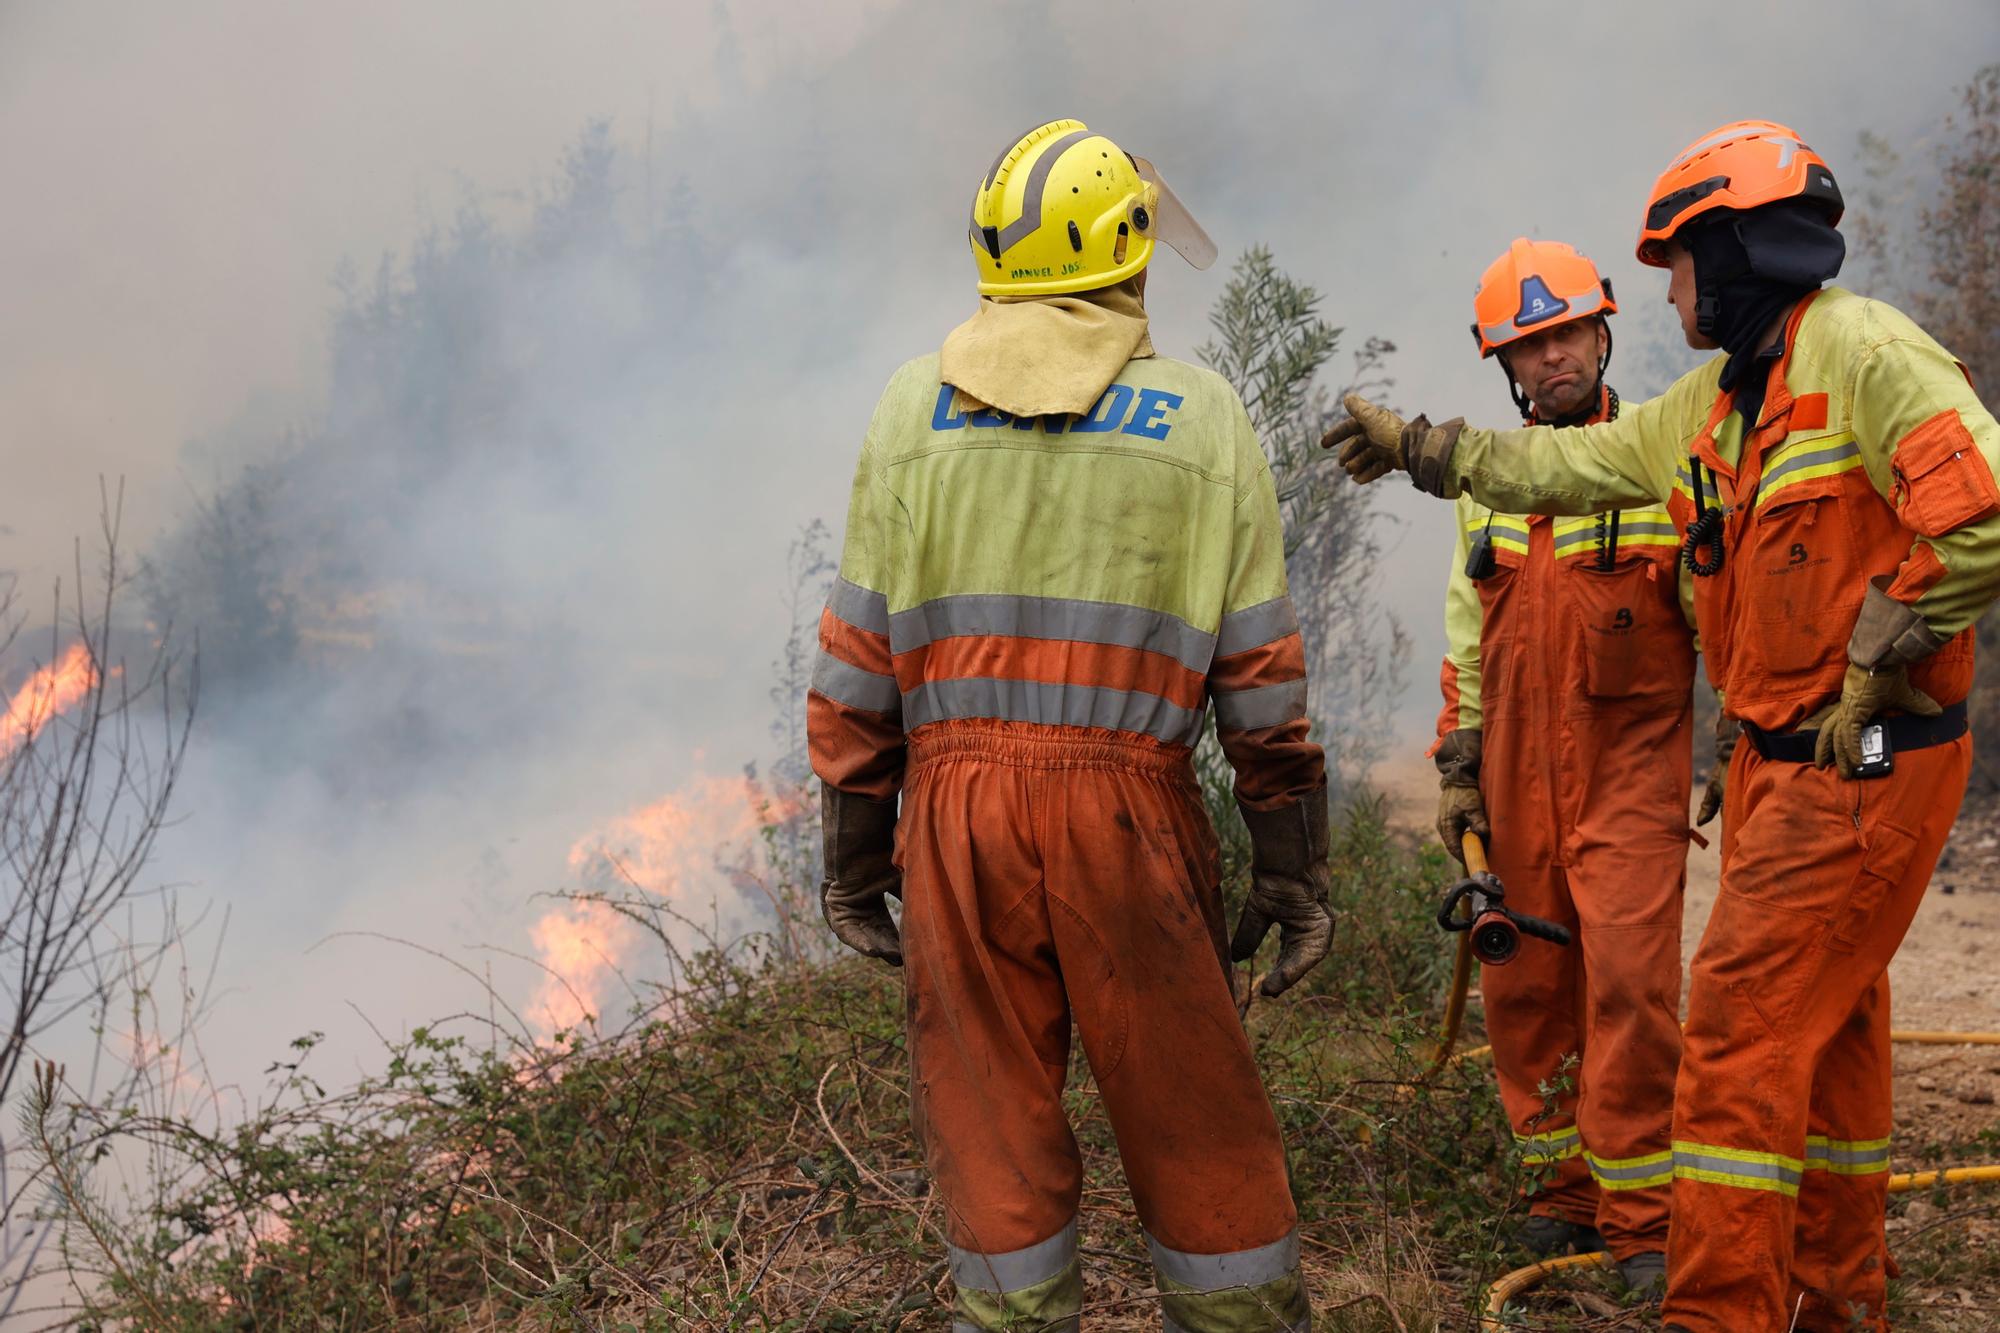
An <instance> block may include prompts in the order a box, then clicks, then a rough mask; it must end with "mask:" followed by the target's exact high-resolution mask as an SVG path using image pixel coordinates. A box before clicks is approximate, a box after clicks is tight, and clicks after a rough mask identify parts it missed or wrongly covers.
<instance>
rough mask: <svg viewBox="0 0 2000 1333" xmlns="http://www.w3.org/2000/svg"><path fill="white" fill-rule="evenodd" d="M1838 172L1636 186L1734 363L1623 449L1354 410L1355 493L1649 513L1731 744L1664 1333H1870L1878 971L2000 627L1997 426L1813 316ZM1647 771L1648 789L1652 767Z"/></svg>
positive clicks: (1615, 426)
mask: <svg viewBox="0 0 2000 1333" xmlns="http://www.w3.org/2000/svg"><path fill="white" fill-rule="evenodd" d="M1840 215H1841V196H1840V191H1839V188H1838V186H1837V185H1836V184H1835V182H1834V177H1833V172H1832V170H1831V169H1830V168H1829V167H1828V166H1827V164H1826V162H1825V160H1824V159H1823V158H1821V157H1820V155H1819V154H1818V153H1815V152H1814V151H1813V150H1812V149H1811V148H1810V147H1808V146H1807V145H1806V143H1805V142H1804V141H1803V140H1802V139H1801V138H1800V136H1799V135H1798V134H1797V133H1795V132H1794V131H1792V130H1791V129H1788V128H1787V127H1785V126H1783V125H1779V124H1775V123H1773V122H1770V121H1739V122H1737V123H1735V124H1731V125H1725V126H1722V127H1721V128H1719V129H1717V130H1716V131H1714V132H1713V133H1711V134H1708V135H1705V136H1703V137H1702V138H1701V139H1699V140H1697V141H1696V142H1695V143H1693V144H1692V145H1690V146H1689V147H1688V148H1687V149H1686V150H1685V151H1684V152H1682V153H1681V154H1680V155H1679V156H1678V157H1676V158H1675V159H1674V161H1673V162H1672V163H1671V164H1670V165H1669V166H1668V167H1667V170H1666V171H1665V172H1664V173H1663V174H1662V175H1661V177H1660V179H1659V182H1658V183H1657V184H1656V185H1655V186H1654V188H1653V192H1652V195H1651V197H1650V202H1649V206H1648V208H1647V211H1646V218H1645V224H1644V226H1643V228H1642V230H1641V232H1640V238H1639V258H1640V259H1641V260H1643V261H1644V262H1646V263H1649V264H1653V265H1655V266H1658V267H1662V268H1667V269H1669V270H1671V277H1670V280H1669V286H1668V299H1669V300H1670V301H1671V302H1672V303H1673V305H1674V307H1675V308H1676V310H1677V311H1678V313H1679V315H1680V319H1681V325H1682V329H1683V332H1684V333H1685V334H1686V337H1687V340H1688V342H1689V344H1690V345H1691V346H1694V347H1699V348H1711V349H1715V350H1718V351H1719V352H1720V353H1721V355H1719V356H1716V357H1714V358H1712V359H1711V360H1710V361H1708V362H1707V363H1706V364H1705V365H1703V366H1701V367H1699V368H1698V369H1696V370H1693V371H1691V372H1689V373H1688V374H1687V375H1685V376H1683V377H1682V378H1681V379H1679V380H1678V381H1676V382H1675V383H1674V384H1673V385H1672V387H1670V388H1669V389H1668V390H1667V391H1666V392H1665V393H1664V394H1662V395H1661V396H1660V397H1658V398H1656V399H1653V400H1652V401H1651V402H1647V403H1642V404H1639V405H1637V406H1636V407H1633V406H1628V407H1627V408H1625V410H1624V411H1622V412H1621V413H1620V414H1619V416H1618V417H1617V419H1616V420H1613V421H1607V422H1601V423H1598V424H1595V425H1590V426H1585V427H1581V428H1578V429H1571V430H1560V429H1552V428H1550V427H1547V426H1534V427H1529V428H1527V429H1525V430H1517V431H1489V430H1477V429H1473V428H1470V427H1467V426H1465V425H1464V423H1463V422H1462V421H1451V422H1446V423H1444V424H1442V425H1435V426H1434V425H1432V424H1431V422H1430V421H1429V420H1428V419H1427V418H1424V417H1417V418H1415V419H1413V420H1411V421H1408V422H1405V421H1403V420H1402V419H1401V418H1400V417H1397V416H1396V415H1395V414H1394V413H1390V412H1387V411H1384V410H1383V409H1381V408H1379V407H1377V406H1375V405H1374V404H1372V403H1370V402H1368V401H1367V400H1365V399H1363V398H1360V397H1359V396H1353V397H1350V399H1349V401H1348V410H1349V412H1350V413H1351V414H1352V419H1351V420H1349V421H1346V422H1342V423H1341V424H1340V425H1338V426H1336V427H1335V428H1334V430H1333V431H1331V432H1329V433H1328V439H1327V443H1328V444H1329V445H1332V444H1344V447H1343V449H1342V462H1343V464H1344V465H1345V466H1346V467H1347V469H1348V472H1349V474H1350V475H1351V476H1353V477H1354V478H1355V479H1356V480H1357V481H1363V482H1366V481H1372V480H1374V479H1375V478H1377V477H1379V476H1382V475H1385V474H1386V473H1387V472H1389V471H1391V470H1394V469H1397V468H1401V469H1404V470H1406V471H1408V472H1409V474H1410V476H1411V478H1412V479H1413V480H1414V481H1415V482H1416V484H1417V486H1418V487H1419V488H1420V489H1422V490H1425V491H1428V492H1429V493H1431V494H1434V495H1439V496H1445V497H1454V496H1457V495H1459V494H1461V493H1465V492H1469V493H1470V494H1472V495H1473V496H1475V497H1477V498H1478V499H1479V500H1480V501H1481V502H1482V503H1486V504H1490V505H1494V506H1496V507H1499V508H1501V509H1512V510H1519V511H1523V512H1526V511H1540V512H1545V513H1552V514H1581V513H1589V512H1592V511H1595V510H1604V509H1609V508H1613V507H1615V506H1619V505H1629V504H1634V503H1662V502H1663V503H1665V504H1666V505H1667V506H1668V509H1669V511H1670V512H1671V513H1672V514H1673V515H1674V521H1675V526H1676V527H1677V528H1679V529H1680V530H1681V531H1682V532H1683V534H1684V540H1685V546H1684V550H1683V558H1684V560H1685V561H1686V563H1687V565H1688V567H1689V568H1690V569H1691V570H1692V572H1693V573H1694V574H1695V576H1696V578H1695V612H1696V618H1697V621H1698V622H1699V624H1700V626H1701V631H1702V646H1703V652H1704V655H1705V656H1706V659H1707V663H1708V670H1709V673H1710V676H1711V678H1712V679H1713V680H1715V681H1716V682H1717V684H1718V686H1719V687H1720V688H1721V690H1722V692H1723V694H1724V697H1725V701H1726V702H1725V710H1724V711H1725V715H1726V716H1727V717H1728V718H1730V719H1732V720H1734V721H1735V722H1736V723H1737V724H1738V725H1739V727H1740V729H1741V731H1742V734H1743V738H1744V743H1742V744H1739V745H1738V746H1737V747H1736V751H1735V757H1734V760H1733V762H1732V763H1731V765H1730V771H1729V777H1728V781H1727V789H1726V793H1725V820H1724V826H1723V846H1722V884H1721V889H1720V892H1719V893H1718V895H1717V898H1716V904H1715V909H1714V912H1713V913H1712V915H1711V916H1710V918H1709V923H1708V929H1707V931H1706V932H1705V933H1704V935H1703V936H1702V941H1701V945H1700V947H1699V948H1698V949H1697V950H1696V953H1695V958H1694V965H1693V970H1692V974H1691V977H1690V981H1689V990H1688V1021H1687V1028H1686V1031H1685V1034H1684V1036H1683V1040H1682V1048H1681V1072H1680V1078H1679V1081H1678V1082H1677V1084H1676V1085H1675V1098H1674V1129H1673V1150H1672V1151H1673V1220H1672V1226H1671V1232H1670V1236H1669V1240H1668V1273H1667V1292H1666V1300H1665V1308H1664V1313H1665V1316H1666V1318H1667V1321H1668V1325H1669V1327H1670V1328H1678V1329H1682V1330H1685V1331H1686V1333H1737V1331H1738V1330H1745V1329H1782V1328H1799V1329H1811V1330H1820V1329H1850V1328H1877V1329H1879V1328H1884V1327H1886V1321H1885V1319H1884V1313H1883V1310H1884V1305H1885V1303H1886V1278H1887V1273H1888V1266H1889V1257H1888V1251H1887V1246H1886V1243H1885V1238H1884V1234H1883V1220H1884V1204H1885V1200H1886V1188H1887V1183H1888V1170H1889V1154H1890V1131H1891V1124H1892V1119H1893V1115H1892V1107H1891V1101H1890V1072H1891V1067H1890V1052H1889V981H1888V966H1889V961H1890V959H1891V958H1893V957H1894V956H1895V953H1896V950H1897V947H1898V946H1899V945H1900V944H1901V943H1902V939H1903V935H1904V933H1905V932H1906V931H1907V930H1908V928H1909V924H1910V921H1911V919H1912V917H1914V915H1915V914H1916V910H1917V905H1918V903H1919V902H1920V901H1921V900H1922V897H1923V893H1924V889H1925V887H1926V885H1927V884H1928V883H1929V880H1930V874H1931V870H1932V868H1933V867H1934V865H1935V864H1936V861H1937V857H1938V853H1939V851H1940V850H1941V849H1942V847H1943V845H1944V841H1945V838H1946V835H1947V834H1948V833H1949V832H1950V829H1951V825H1952V822H1953V820H1954V819H1955V818H1956V817H1957V814H1958V807H1959V803H1960V801H1961V800H1962V799H1963V797H1964V794H1965V783H1966V776H1967V773H1968V771H1969V769H1970V765H1971V738H1970V736H1969V735H1968V733H1967V729H1966V711H1965V699H1966V695H1967V693H1968V692H1969V690H1970V688H1971V684H1972V668H1973V635H1972V629H1971V627H1972V625H1973V623H1974V622H1975V621H1976V620H1977V619H1978V618H1979V616H1980V615H1981V614H1982V613H1983V612H1984V611H1985V610H1986V609H1987V608H1988V607H1989V606H1991V605H1992V604H1993V602H1994V600H1995V598H1996V596H2000V485H1996V483H1995V480H1994V474H1995V471H1996V469H2000V423H1996V422H1995V421H1994V419H1993V416H1992V415H1991V414H1990V413H1989V412H1988V411H1987V410H1986V408H1985V407H1983V406H1982V405H1981V403H1980V401H1979V398H1978V396H1977V395H1976V394H1975V393H1974V392H1973V389H1972V385H1971V383H1970V381H1969V379H1968V377H1967V375H1966V373H1965V370H1964V367H1963V366H1962V365H1960V364H1959V363H1958V362H1957V361H1956V360H1955V359H1953V357H1952V355H1951V354H1950V353H1949V352H1947V351H1946V350H1945V349H1944V348H1943V347H1940V346H1939V345H1938V344H1937V342H1936V341H1935V340H1933V339H1932V338H1931V337H1930V336H1929V335H1928V334H1926V333H1925V332H1924V331H1923V330H1922V329H1921V328H1919V327H1917V325H1916V324H1915V323H1914V322H1912V321H1911V320H1910V319H1909V318H1908V317H1907V316H1905V315H1903V314H1902V313H1901V312H1899V311H1897V310H1894V309H1892V308H1891V307H1889V306H1886V305H1884V304H1882V303H1881V302H1879V301H1871V300H1866V299H1864V298H1862V297H1859V296H1856V295H1854V294H1853V293H1851V292H1848V291H1844V290H1842V289H1840V288H1838V287H1829V286H1826V285H1825V284H1826V283H1827V282H1828V280H1830V279H1831V278H1832V277H1833V276H1834V274H1835V273H1837V272H1838V271H1839V268H1840V263H1841V259H1842V258H1843V256H1844V254H1845V247H1844V243H1843V242H1842V240H1841V236H1840V233H1839V231H1838V230H1837V229H1836V228H1837V224H1838V223H1839V220H1840ZM1663 762H1664V760H1663Z"/></svg>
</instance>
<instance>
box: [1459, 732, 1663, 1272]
mask: <svg viewBox="0 0 2000 1333" xmlns="http://www.w3.org/2000/svg"><path fill="white" fill-rule="evenodd" d="M1687 717H1688V709H1687V706H1686V704H1685V702H1684V701H1683V702H1682V704H1681V706H1680V707H1678V708H1670V709H1666V710H1658V709H1655V710H1653V711H1652V712H1650V713H1635V712H1612V711H1605V712H1598V713H1585V712H1580V711H1579V712H1573V713H1569V714H1566V715H1564V716H1561V717H1560V718H1559V719H1555V720H1553V724H1552V725H1532V724H1531V723H1530V722H1529V721H1528V720H1527V719H1523V718H1515V717H1504V718H1496V719H1491V720H1489V721H1488V723H1487V734H1486V758H1485V763H1484V765H1483V769H1482V772H1481V783H1480V785H1481V787H1482V790H1483V793H1484V796H1485V800H1486V808H1487V813H1488V814H1489V816H1490V817H1491V819H1492V822H1493V845H1492V846H1491V847H1490V848H1489V849H1488V860H1489V862H1490V863H1491V865H1492V868H1493V872H1494V873H1495V874H1496V875H1498V876H1499V877H1500V882H1501V883H1502V884H1503V885H1504V886H1505V887H1506V890H1507V904H1508V906H1510V907H1512V908H1514V909H1515V910H1516V911H1520V912H1526V913H1529V914H1530V915H1533V916H1539V917H1545V918H1547V919H1548V920H1551V921H1557V922H1561V923H1562V924H1564V925H1566V926H1569V927H1570V928H1571V930H1572V932H1573V933H1574V935H1575V942H1574V943H1573V944H1571V945H1570V946H1569V947H1568V948H1560V947H1558V946H1556V945H1552V944H1548V943H1546V942H1544V941H1541V940H1534V939H1529V940H1524V941H1523V942H1522V946H1521V952H1520V954H1519V956H1517V957H1516V958H1515V959H1514V960H1513V961H1512V962H1511V963H1508V964H1507V965H1506V966H1504V967H1488V968H1482V969H1481V970H1480V976H1479V989H1480V994H1481V996H1482V997H1483V1000H1484V1003H1485V1009H1486V1030H1487V1032H1488V1033H1489V1034H1490V1035H1491V1038H1492V1042H1493V1067H1494V1072H1495V1075H1496V1077H1497V1079H1498V1082H1499V1085H1500V1100H1501V1104H1502V1105H1503V1106H1504V1107H1505V1108H1506V1111H1507V1118H1508V1120H1509V1121H1510V1122H1511V1124H1512V1125H1513V1128H1514V1135H1515V1141H1516V1142H1517V1144H1518V1145H1519V1146H1520V1149H1521V1153H1522V1156H1523V1159H1524V1160H1525V1161H1526V1162H1527V1163H1528V1164H1529V1166H1530V1167H1532V1168H1534V1169H1536V1170H1537V1172H1538V1173H1539V1175H1540V1187H1539V1188H1538V1189H1537V1190H1536V1191H1535V1192H1534V1193H1533V1195H1532V1196H1531V1197H1530V1201H1529V1205H1528V1206H1529V1211H1530V1212H1533V1213H1542V1214H1547V1215H1551V1216H1557V1217H1563V1218H1567V1219H1568V1220H1570V1221H1572V1222H1578V1223H1581V1224H1583V1225H1585V1226H1594V1227H1596V1228H1597V1229H1598V1230H1599V1231H1600V1232H1601V1233H1602V1234H1603V1236H1604V1239H1605V1243H1606V1244H1607V1245H1609V1246H1610V1247H1611V1251H1612V1253H1613V1254H1615V1255H1616V1256H1617V1257H1619V1258H1620V1259H1624V1258H1628V1257H1630V1256H1631V1255H1634V1254H1638V1253H1641V1252H1643V1251H1649V1250H1651V1251H1657V1250H1663V1249H1665V1248H1666V1246H1667V1207H1668V1195H1669V1192H1670V1191H1669V1182H1670V1179H1671V1172H1672V1152H1671V1143H1670V1138H1669V1131H1670V1129H1671V1126H1672V1118H1673V1104H1674V1071H1675V1068H1676V1066H1677V1065H1678V1064H1679V1061H1680V983H1681V901H1682V897H1683V892H1684V889H1685V887H1686V874H1687V802H1688V787H1689V783H1690V774H1691V759H1690V750H1689V744H1688V734H1687ZM1572 1056H1574V1057H1576V1059H1575V1063H1574V1065H1573V1066H1572V1067H1571V1068H1570V1069H1569V1071H1568V1073H1567V1074H1565V1073H1564V1064H1565V1062H1566V1061H1567V1060H1568V1059H1569V1058H1570V1057H1572ZM1564 1079H1567V1081H1568V1083H1569V1084H1570V1090H1569V1091H1567V1092H1563V1093H1560V1094H1558V1095H1556V1096H1554V1097H1553V1098H1548V1097H1545V1096H1544V1095H1543V1093H1542V1091H1541V1089H1542V1088H1543V1086H1545V1085H1547V1086H1549V1087H1555V1086H1556V1085H1558V1084H1559V1083H1561V1082H1562V1081H1563V1080H1564Z"/></svg>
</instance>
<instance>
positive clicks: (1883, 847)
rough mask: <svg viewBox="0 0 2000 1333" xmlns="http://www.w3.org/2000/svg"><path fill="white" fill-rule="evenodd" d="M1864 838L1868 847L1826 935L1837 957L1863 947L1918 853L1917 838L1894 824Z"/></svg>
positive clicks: (1876, 828) (1883, 825) (1875, 829)
mask: <svg viewBox="0 0 2000 1333" xmlns="http://www.w3.org/2000/svg"><path fill="white" fill-rule="evenodd" d="M1864 836H1865V837H1866V838H1867V842H1868V845H1867V847H1866V849H1865V850H1864V851H1863V852H1862V853H1861V866H1860V868H1859V869H1858V870H1857V871H1856V873H1855V876H1854V883H1853V885H1852V886H1851V887H1850V888H1849V889H1848V891H1847V898H1846V901H1844V902H1842V903H1841V904H1840V906H1839V908H1838V909H1837V910H1836V911H1835V912H1834V914H1833V924H1832V927H1831V929H1830V930H1829V931H1828V932H1827V942H1826V947H1827V948H1828V949H1830V950H1832V951H1833V952H1834V953H1839V954H1851V953H1853V952H1854V951H1855V950H1857V949H1859V948H1860V947H1861V943H1862V941H1863V940H1865V939H1866V938H1867V937H1868V935H1869V933H1870V931H1871V930H1872V929H1873V928H1874V926H1875V924H1876V918H1877V917H1878V916H1880V914H1881V911H1882V904H1883V903H1884V902H1886V901H1888V898H1889V895H1890V894H1891V893H1893V892H1894V891H1895V889H1896V886H1897V885H1899V884H1901V883H1902V881H1903V876H1904V875H1905V874H1907V873H1908V872H1909V868H1910V858H1911V857H1912V856H1913V855H1914V854H1915V853H1916V847H1917V835H1916V834H1914V833H1911V832H1910V831H1909V830H1908V829H1904V828H1901V827H1899V826H1897V825H1895V824H1887V823H1878V824H1876V825H1875V826H1874V827H1873V828H1871V829H1869V830H1868V831H1867V833H1866V834H1865V835H1864Z"/></svg>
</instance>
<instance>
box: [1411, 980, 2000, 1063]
mask: <svg viewBox="0 0 2000 1333" xmlns="http://www.w3.org/2000/svg"><path fill="white" fill-rule="evenodd" d="M1464 998H1465V997H1464V996H1460V997H1458V999H1459V1008H1460V1009H1461V1010H1463V1009H1464V1007H1465V1004H1464ZM1445 1012H1446V1013H1447V1014H1449V1013H1450V1012H1451V1011H1450V1009H1449V1008H1447V1009H1446V1011H1445ZM1452 1031H1453V1035H1454V1036H1456V1033H1457V1029H1455V1028H1454V1029H1453V1030H1452ZM1889 1040H1890V1041H1895V1042H1904V1043H1907V1044H1909V1045H1912V1046H2000V1032H1919V1031H1892V1032H1890V1033H1889ZM1492 1056H1493V1048H1492V1047H1491V1046H1474V1047H1472V1048H1470V1049H1469V1050H1463V1051H1460V1052H1459V1053H1458V1054H1457V1055H1455V1056H1452V1057H1451V1059H1450V1060H1449V1062H1448V1063H1451V1064H1455V1065H1456V1064H1463V1063H1465V1062H1466V1061H1468V1060H1487V1059H1491V1058H1492Z"/></svg>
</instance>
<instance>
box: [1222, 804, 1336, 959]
mask: <svg viewBox="0 0 2000 1333" xmlns="http://www.w3.org/2000/svg"><path fill="white" fill-rule="evenodd" d="M1240 808H1242V809H1243V822H1244V824H1246V825H1247V826H1248V827H1249V829H1250V901H1249V902H1247V903H1245V904H1244V905H1243V914H1242V915H1241V916H1239V917H1237V918H1236V934H1235V936H1234V938H1232V939H1231V940H1230V942H1229V956H1230V958H1232V959H1233V960H1235V961H1236V962H1239V963H1240V962H1242V961H1243V960H1244V959H1246V958H1249V957H1251V956H1252V955H1253V954H1255V953H1256V952H1257V946H1258V945H1260V944H1262V943H1263V942H1264V936H1265V934H1266V933H1268V932H1269V931H1270V929H1271V927H1272V926H1273V925H1276V926H1277V927H1278V932H1279V942H1278V961H1277V962H1275V963H1273V964H1272V965H1271V971H1270V972H1269V974H1267V975H1266V976H1265V978H1264V984H1263V986H1261V987H1260V988H1259V992H1260V993H1261V994H1262V995H1264V996H1265V997H1267V998H1268V997H1270V996H1273V995H1282V994H1283V993H1284V992H1285V991H1287V990H1289V989H1291V987H1292V985H1293V983H1295V982H1297V981H1298V979H1299V978H1300V977H1302V976H1304V975H1305V974H1306V973H1308V972H1310V971H1312V970H1313V968H1315V967H1317V966H1319V963H1320V960H1322V959H1324V958H1325V957H1326V954H1327V950H1328V949H1330V948H1331V947H1332V946H1333V914H1332V913H1331V912H1329V911H1327V910H1326V893H1327V888H1328V886H1329V884H1330V882H1331V880H1332V878H1333V875H1332V871H1331V870H1330V869H1328V867H1327V863H1326V856H1327V846H1328V831H1327V814H1326V793H1325V792H1323V791H1320V792H1314V793H1312V794H1311V795H1309V796H1307V797H1306V798H1305V799H1304V800H1302V801H1299V802H1297V803H1296V804H1293V805H1288V806H1285V807H1283V808H1282V809H1278V810H1251V809H1248V808H1247V807H1240Z"/></svg>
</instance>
